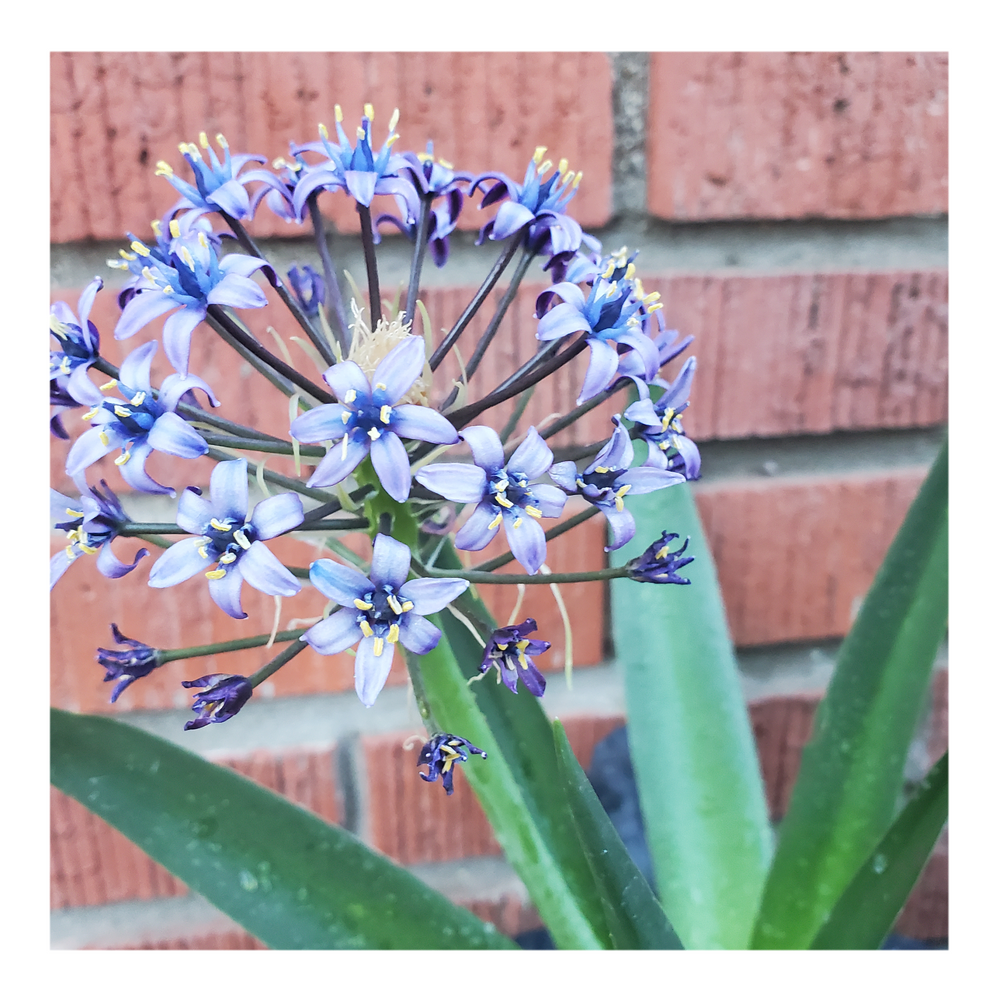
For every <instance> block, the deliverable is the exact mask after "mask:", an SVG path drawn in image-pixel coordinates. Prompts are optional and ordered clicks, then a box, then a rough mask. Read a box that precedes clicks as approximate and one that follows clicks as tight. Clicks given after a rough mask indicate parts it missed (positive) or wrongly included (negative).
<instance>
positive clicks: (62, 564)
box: [49, 549, 76, 590]
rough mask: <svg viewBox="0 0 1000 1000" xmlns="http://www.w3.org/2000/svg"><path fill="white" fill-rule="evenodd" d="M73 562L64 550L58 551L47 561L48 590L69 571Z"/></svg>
mask: <svg viewBox="0 0 1000 1000" xmlns="http://www.w3.org/2000/svg"><path fill="white" fill-rule="evenodd" d="M75 561H76V560H75V559H70V557H69V553H68V552H67V551H66V550H65V549H60V550H59V551H58V552H57V553H56V554H55V555H54V556H53V557H52V558H51V559H50V560H49V590H51V589H52V588H53V587H54V586H55V585H56V584H57V583H58V582H59V578H60V577H61V576H62V575H63V573H65V572H66V570H68V569H69V567H70V563H72V562H75Z"/></svg>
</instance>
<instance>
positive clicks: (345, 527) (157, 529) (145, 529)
mask: <svg viewBox="0 0 1000 1000" xmlns="http://www.w3.org/2000/svg"><path fill="white" fill-rule="evenodd" d="M367 527H368V518H366V517H341V518H334V519H333V520H331V521H322V520H312V521H303V522H302V523H301V524H300V525H299V526H298V527H296V528H293V529H292V530H293V531H357V530H359V529H360V530H364V529H366V528H367ZM117 533H118V534H119V535H121V537H122V538H129V537H131V536H134V535H138V536H143V535H154V534H160V535H187V534H190V532H189V531H188V530H187V529H186V528H182V527H181V526H180V525H179V524H170V523H168V522H162V523H161V522H158V521H129V522H128V524H123V525H121V526H120V527H119V528H118V529H117Z"/></svg>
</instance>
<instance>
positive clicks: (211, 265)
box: [108, 219, 270, 375]
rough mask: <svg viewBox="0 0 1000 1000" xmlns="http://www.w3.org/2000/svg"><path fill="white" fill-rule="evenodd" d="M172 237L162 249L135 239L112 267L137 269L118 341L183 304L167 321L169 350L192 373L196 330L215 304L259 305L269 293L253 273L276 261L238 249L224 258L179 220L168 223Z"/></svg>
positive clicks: (200, 232)
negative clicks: (238, 250)
mask: <svg viewBox="0 0 1000 1000" xmlns="http://www.w3.org/2000/svg"><path fill="white" fill-rule="evenodd" d="M168 228H169V230H170V234H171V239H170V240H169V241H166V240H165V238H164V241H163V243H161V244H160V245H159V246H157V247H156V248H150V247H148V246H146V244H145V243H142V242H141V241H140V240H137V239H132V243H131V252H129V251H126V250H122V251H120V254H121V260H117V261H108V264H109V266H111V267H116V268H118V269H119V270H126V271H131V272H132V274H133V275H135V279H136V280H134V281H133V282H132V283H131V284H130V295H129V297H128V299H127V301H126V302H125V304H124V308H123V310H122V314H121V318H120V319H119V320H118V324H117V326H115V339H116V340H125V339H127V338H128V337H131V336H133V335H134V334H136V333H138V332H139V331H140V330H141V329H142V328H143V327H144V326H145V325H146V324H147V323H150V322H152V321H153V320H154V319H156V318H157V317H158V316H162V315H163V314H164V313H167V312H170V311H171V310H172V309H176V308H177V307H178V306H180V307H181V309H180V311H179V312H175V313H174V314H173V315H172V316H170V317H168V319H167V320H166V322H165V323H164V324H163V349H164V350H165V351H166V353H167V357H168V358H169V360H170V363H171V364H172V365H173V366H174V368H175V369H176V370H177V371H178V372H179V373H180V374H181V375H186V374H187V370H188V361H189V359H190V355H191V334H192V332H193V331H194V328H195V327H196V326H197V325H198V324H199V323H200V322H201V321H202V320H203V319H204V318H205V316H206V315H207V313H208V307H209V306H210V305H221V306H233V307H234V308H237V309H255V308H259V307H261V306H266V305H267V296H266V295H265V294H264V292H263V291H262V290H261V288H260V286H259V285H258V284H257V282H255V281H253V280H252V279H251V278H250V275H251V274H253V272H254V271H256V270H258V269H259V268H265V269H266V270H267V271H270V265H269V264H268V263H267V262H266V261H264V260H261V259H260V258H259V257H248V256H246V255H245V254H239V253H233V254H229V255H228V256H226V257H223V258H222V260H219V256H218V253H217V251H216V247H215V244H214V242H213V241H212V240H211V239H209V237H208V236H207V235H206V233H205V232H204V231H203V230H202V229H199V228H196V227H192V228H191V229H190V230H189V233H188V234H187V235H185V233H184V231H183V230H182V229H181V225H180V223H179V222H178V220H176V219H172V220H171V221H170V223H169V224H168Z"/></svg>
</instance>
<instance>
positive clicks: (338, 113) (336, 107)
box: [333, 104, 344, 122]
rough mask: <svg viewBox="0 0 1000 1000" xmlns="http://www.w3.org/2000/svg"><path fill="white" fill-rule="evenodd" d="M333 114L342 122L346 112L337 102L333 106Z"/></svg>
mask: <svg viewBox="0 0 1000 1000" xmlns="http://www.w3.org/2000/svg"><path fill="white" fill-rule="evenodd" d="M333 116H334V117H335V118H336V119H337V121H338V122H342V121H343V120H344V112H343V111H342V110H341V108H340V105H339V104H335V105H334V106H333Z"/></svg>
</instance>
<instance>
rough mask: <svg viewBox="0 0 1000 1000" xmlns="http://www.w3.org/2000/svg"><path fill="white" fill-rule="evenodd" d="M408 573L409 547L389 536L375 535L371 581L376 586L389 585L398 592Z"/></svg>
mask: <svg viewBox="0 0 1000 1000" xmlns="http://www.w3.org/2000/svg"><path fill="white" fill-rule="evenodd" d="M409 571H410V549H409V546H407V545H404V544H403V543H402V542H400V541H398V540H397V539H395V538H392V537H391V536H390V535H376V536H375V544H374V546H373V547H372V580H373V582H374V583H375V584H376V585H377V586H382V585H383V584H386V583H387V584H389V585H390V586H391V587H392V588H393V589H394V590H399V588H400V587H402V586H403V584H404V583H406V574H407V573H409Z"/></svg>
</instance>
